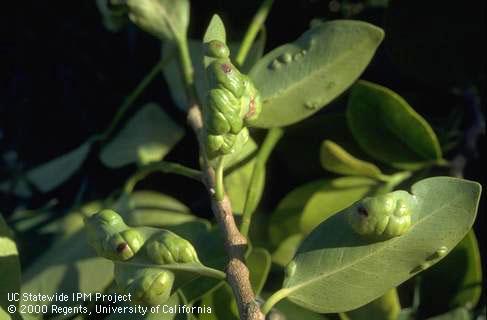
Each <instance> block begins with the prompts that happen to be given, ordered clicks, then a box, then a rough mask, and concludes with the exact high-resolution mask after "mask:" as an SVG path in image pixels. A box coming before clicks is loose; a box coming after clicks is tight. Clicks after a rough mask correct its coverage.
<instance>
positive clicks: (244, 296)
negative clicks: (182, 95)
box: [188, 103, 264, 320]
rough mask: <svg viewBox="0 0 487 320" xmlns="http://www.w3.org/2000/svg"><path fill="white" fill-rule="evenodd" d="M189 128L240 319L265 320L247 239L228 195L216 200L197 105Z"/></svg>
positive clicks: (190, 116)
mask: <svg viewBox="0 0 487 320" xmlns="http://www.w3.org/2000/svg"><path fill="white" fill-rule="evenodd" d="M188 124H189V125H190V126H191V128H192V129H193V131H194V132H195V134H196V136H197V138H198V142H199V147H200V156H201V160H202V161H201V171H202V174H203V182H204V184H205V185H206V188H207V190H208V192H209V193H210V196H211V206H212V209H213V214H214V215H215V218H216V220H217V221H218V224H219V226H220V229H221V230H222V232H223V238H224V245H225V250H226V252H227V255H228V258H229V260H228V265H227V267H226V274H227V281H228V283H229V284H230V286H231V287H232V291H233V294H234V295H235V298H236V300H237V305H238V311H239V314H240V319H242V320H264V315H263V314H262V312H261V311H260V309H259V306H258V304H257V303H256V302H255V295H254V292H253V290H252V286H251V284H250V274H249V269H248V268H247V266H246V265H245V257H244V254H245V249H246V248H247V239H246V238H245V237H244V236H243V235H242V234H241V233H240V232H239V230H238V228H237V225H236V223H235V219H234V217H233V213H232V206H231V204H230V200H229V199H228V197H227V195H226V194H225V195H223V199H222V200H221V201H218V200H217V199H216V197H215V170H214V169H213V168H212V167H211V166H210V165H209V163H208V157H207V156H206V150H205V146H204V140H203V136H204V132H203V119H202V115H201V110H200V108H199V106H198V105H197V104H195V103H193V104H192V106H191V107H190V108H189V110H188Z"/></svg>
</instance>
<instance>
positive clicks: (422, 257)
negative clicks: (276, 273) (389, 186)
mask: <svg viewBox="0 0 487 320" xmlns="http://www.w3.org/2000/svg"><path fill="white" fill-rule="evenodd" d="M480 191H481V186H480V185H479V184H478V183H475V182H472V181H467V180H462V179H456V178H449V177H434V178H428V179H424V180H421V181H420V182H418V183H415V184H414V185H413V186H412V194H413V199H414V201H413V202H412V204H411V205H412V206H413V207H412V208H410V210H411V212H412V224H411V227H410V229H409V230H408V231H407V232H406V233H405V234H403V235H401V236H398V237H394V238H392V239H389V240H387V241H376V240H371V239H370V238H367V237H364V236H361V235H359V234H358V233H356V232H355V231H354V230H353V229H352V228H351V226H350V224H349V222H348V214H347V213H348V212H347V210H343V211H341V212H340V213H338V214H335V215H334V216H332V217H331V218H329V219H327V220H326V221H325V222H323V223H321V224H320V225H319V226H318V227H317V228H315V229H314V230H313V232H312V233H311V234H310V235H309V236H308V237H307V238H306V239H305V240H304V241H303V243H302V244H301V246H300V248H299V249H298V252H297V253H296V256H295V257H294V259H293V261H291V262H290V263H289V265H288V266H287V269H286V271H287V274H286V278H285V280H284V284H283V289H281V290H280V291H278V292H277V293H276V294H275V296H274V298H273V299H275V300H279V299H282V298H284V297H288V298H289V299H291V301H293V302H294V303H296V304H299V305H301V306H303V307H305V308H308V309H310V310H314V311H316V312H343V311H348V310H352V309H355V308H357V307H360V306H362V305H364V304H366V303H368V302H370V301H372V300H374V299H376V298H378V297H379V296H381V295H382V294H384V293H385V292H386V291H387V290H389V289H391V288H393V287H396V286H398V285H399V284H400V283H402V282H404V281H406V280H407V279H409V278H410V277H412V276H413V275H415V274H416V273H418V272H420V271H422V270H424V269H427V268H429V267H430V266H432V265H434V264H435V263H436V262H438V261H439V260H440V259H441V258H443V257H444V256H445V255H446V254H448V252H449V251H451V250H452V249H453V248H454V247H455V246H456V244H457V243H458V242H460V241H461V240H462V239H463V237H464V236H465V235H466V234H467V232H468V231H469V230H470V228H471V227H472V224H473V222H474V220H475V216H476V213H477V208H478V201H479V198H480Z"/></svg>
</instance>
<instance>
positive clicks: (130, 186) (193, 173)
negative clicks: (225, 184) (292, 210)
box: [124, 161, 203, 194]
mask: <svg viewBox="0 0 487 320" xmlns="http://www.w3.org/2000/svg"><path fill="white" fill-rule="evenodd" d="M157 171H159V172H163V173H174V174H179V175H182V176H185V177H188V178H190V179H193V180H196V181H199V182H201V180H202V177H203V176H202V174H201V171H199V170H195V169H192V168H188V167H186V166H183V165H182V164H179V163H174V162H167V161H159V162H155V163H151V164H148V165H146V166H143V167H142V168H140V170H139V171H138V172H137V173H135V174H134V175H133V176H132V177H130V178H129V179H128V180H127V182H126V183H125V187H124V191H125V192H126V193H128V194H129V193H131V192H132V191H133V190H134V188H135V185H136V184H137V183H138V182H139V181H140V180H142V179H144V178H145V177H147V176H148V175H150V174H151V173H153V172H157Z"/></svg>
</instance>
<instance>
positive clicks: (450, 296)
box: [420, 230, 482, 314]
mask: <svg viewBox="0 0 487 320" xmlns="http://www.w3.org/2000/svg"><path fill="white" fill-rule="evenodd" d="M452 270H455V272H452ZM420 288H421V302H422V303H421V305H420V309H421V310H424V312H428V314H439V313H443V312H446V311H448V310H450V309H454V308H457V307H466V308H468V309H473V308H474V307H475V306H476V305H477V303H478V301H479V299H480V295H481V292H482V264H481V260H480V252H479V247H478V243H477V238H476V237H475V233H474V232H473V230H470V232H469V233H468V234H467V235H466V236H465V238H464V239H463V240H462V241H461V242H460V243H459V244H458V245H457V246H456V247H455V249H453V251H452V252H450V254H449V255H448V256H446V257H445V258H444V259H443V260H442V261H441V262H439V263H438V264H437V265H435V266H434V267H433V268H431V269H429V270H428V271H426V272H425V273H424V274H423V275H422V276H421V286H420Z"/></svg>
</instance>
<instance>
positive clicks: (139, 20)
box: [125, 0, 189, 41]
mask: <svg viewBox="0 0 487 320" xmlns="http://www.w3.org/2000/svg"><path fill="white" fill-rule="evenodd" d="M125 3H126V5H127V7H128V10H129V18H130V20H131V21H132V22H133V23H135V24H136V25H137V26H138V27H139V28H141V29H142V30H144V31H145V32H148V33H150V34H152V35H154V36H156V37H158V38H159V39H161V40H175V41H181V40H182V39H184V38H185V37H186V33H187V30H188V25H189V1H188V0H178V1H173V0H127V1H126V2H125Z"/></svg>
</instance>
